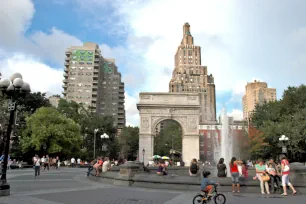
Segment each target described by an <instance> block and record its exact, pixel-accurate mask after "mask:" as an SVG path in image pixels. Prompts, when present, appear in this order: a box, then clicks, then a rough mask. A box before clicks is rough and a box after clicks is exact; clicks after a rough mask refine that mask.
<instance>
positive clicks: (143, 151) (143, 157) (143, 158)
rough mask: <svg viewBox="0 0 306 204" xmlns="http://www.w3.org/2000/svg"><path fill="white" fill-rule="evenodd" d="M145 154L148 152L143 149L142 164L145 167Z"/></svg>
mask: <svg viewBox="0 0 306 204" xmlns="http://www.w3.org/2000/svg"><path fill="white" fill-rule="evenodd" d="M145 153H146V150H145V149H143V150H142V163H143V165H144V155H145Z"/></svg>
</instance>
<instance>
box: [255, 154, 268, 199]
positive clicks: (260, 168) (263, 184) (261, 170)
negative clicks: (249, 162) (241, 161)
mask: <svg viewBox="0 0 306 204" xmlns="http://www.w3.org/2000/svg"><path fill="white" fill-rule="evenodd" d="M255 169H256V175H257V178H258V180H259V182H260V189H261V194H265V188H266V192H267V194H270V191H269V184H268V181H267V180H264V178H263V176H266V175H267V172H266V165H265V164H264V162H263V160H262V159H258V164H256V165H255Z"/></svg>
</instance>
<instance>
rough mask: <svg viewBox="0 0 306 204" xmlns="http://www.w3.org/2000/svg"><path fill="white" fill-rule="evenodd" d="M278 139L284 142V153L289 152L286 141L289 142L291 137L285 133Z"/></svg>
mask: <svg viewBox="0 0 306 204" xmlns="http://www.w3.org/2000/svg"><path fill="white" fill-rule="evenodd" d="M278 139H279V141H280V142H281V143H282V153H284V154H285V153H287V147H286V145H285V142H287V141H288V140H289V138H288V137H287V136H285V135H282V136H280V138H278Z"/></svg>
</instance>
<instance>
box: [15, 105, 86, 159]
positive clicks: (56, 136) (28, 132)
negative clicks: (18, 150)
mask: <svg viewBox="0 0 306 204" xmlns="http://www.w3.org/2000/svg"><path fill="white" fill-rule="evenodd" d="M26 125H27V127H26V128H25V129H24V131H23V134H22V138H21V147H22V151H23V152H28V151H31V150H32V149H34V150H35V151H36V152H40V153H43V146H44V145H45V146H46V150H45V151H46V153H48V154H52V153H61V154H62V155H69V154H71V153H76V152H77V151H79V146H80V142H81V136H80V127H79V125H78V124H77V123H75V122H74V121H73V120H71V119H69V118H67V117H65V116H64V115H62V114H61V113H59V112H58V111H57V110H56V109H55V108H53V107H42V108H39V109H38V110H37V111H36V112H35V113H34V114H33V115H31V116H30V117H28V118H27V119H26Z"/></svg>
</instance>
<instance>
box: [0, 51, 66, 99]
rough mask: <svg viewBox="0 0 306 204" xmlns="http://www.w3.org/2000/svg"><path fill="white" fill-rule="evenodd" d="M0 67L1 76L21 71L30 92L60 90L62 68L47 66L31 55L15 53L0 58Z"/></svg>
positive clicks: (58, 91) (5, 76)
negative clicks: (29, 87)
mask: <svg viewBox="0 0 306 204" xmlns="http://www.w3.org/2000/svg"><path fill="white" fill-rule="evenodd" d="M0 68H1V69H0V71H1V73H2V76H3V78H9V77H10V76H11V75H12V74H14V73H16V72H18V73H21V74H22V76H23V79H24V81H26V82H28V83H29V84H30V86H31V91H32V92H36V91H40V92H47V93H48V95H51V94H59V93H61V91H62V87H61V85H62V80H63V70H57V69H55V68H52V67H49V66H47V65H45V64H44V63H42V62H40V61H38V60H37V59H35V58H33V57H31V56H25V55H23V54H18V53H15V54H14V55H13V56H12V57H8V58H1V59H0Z"/></svg>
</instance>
